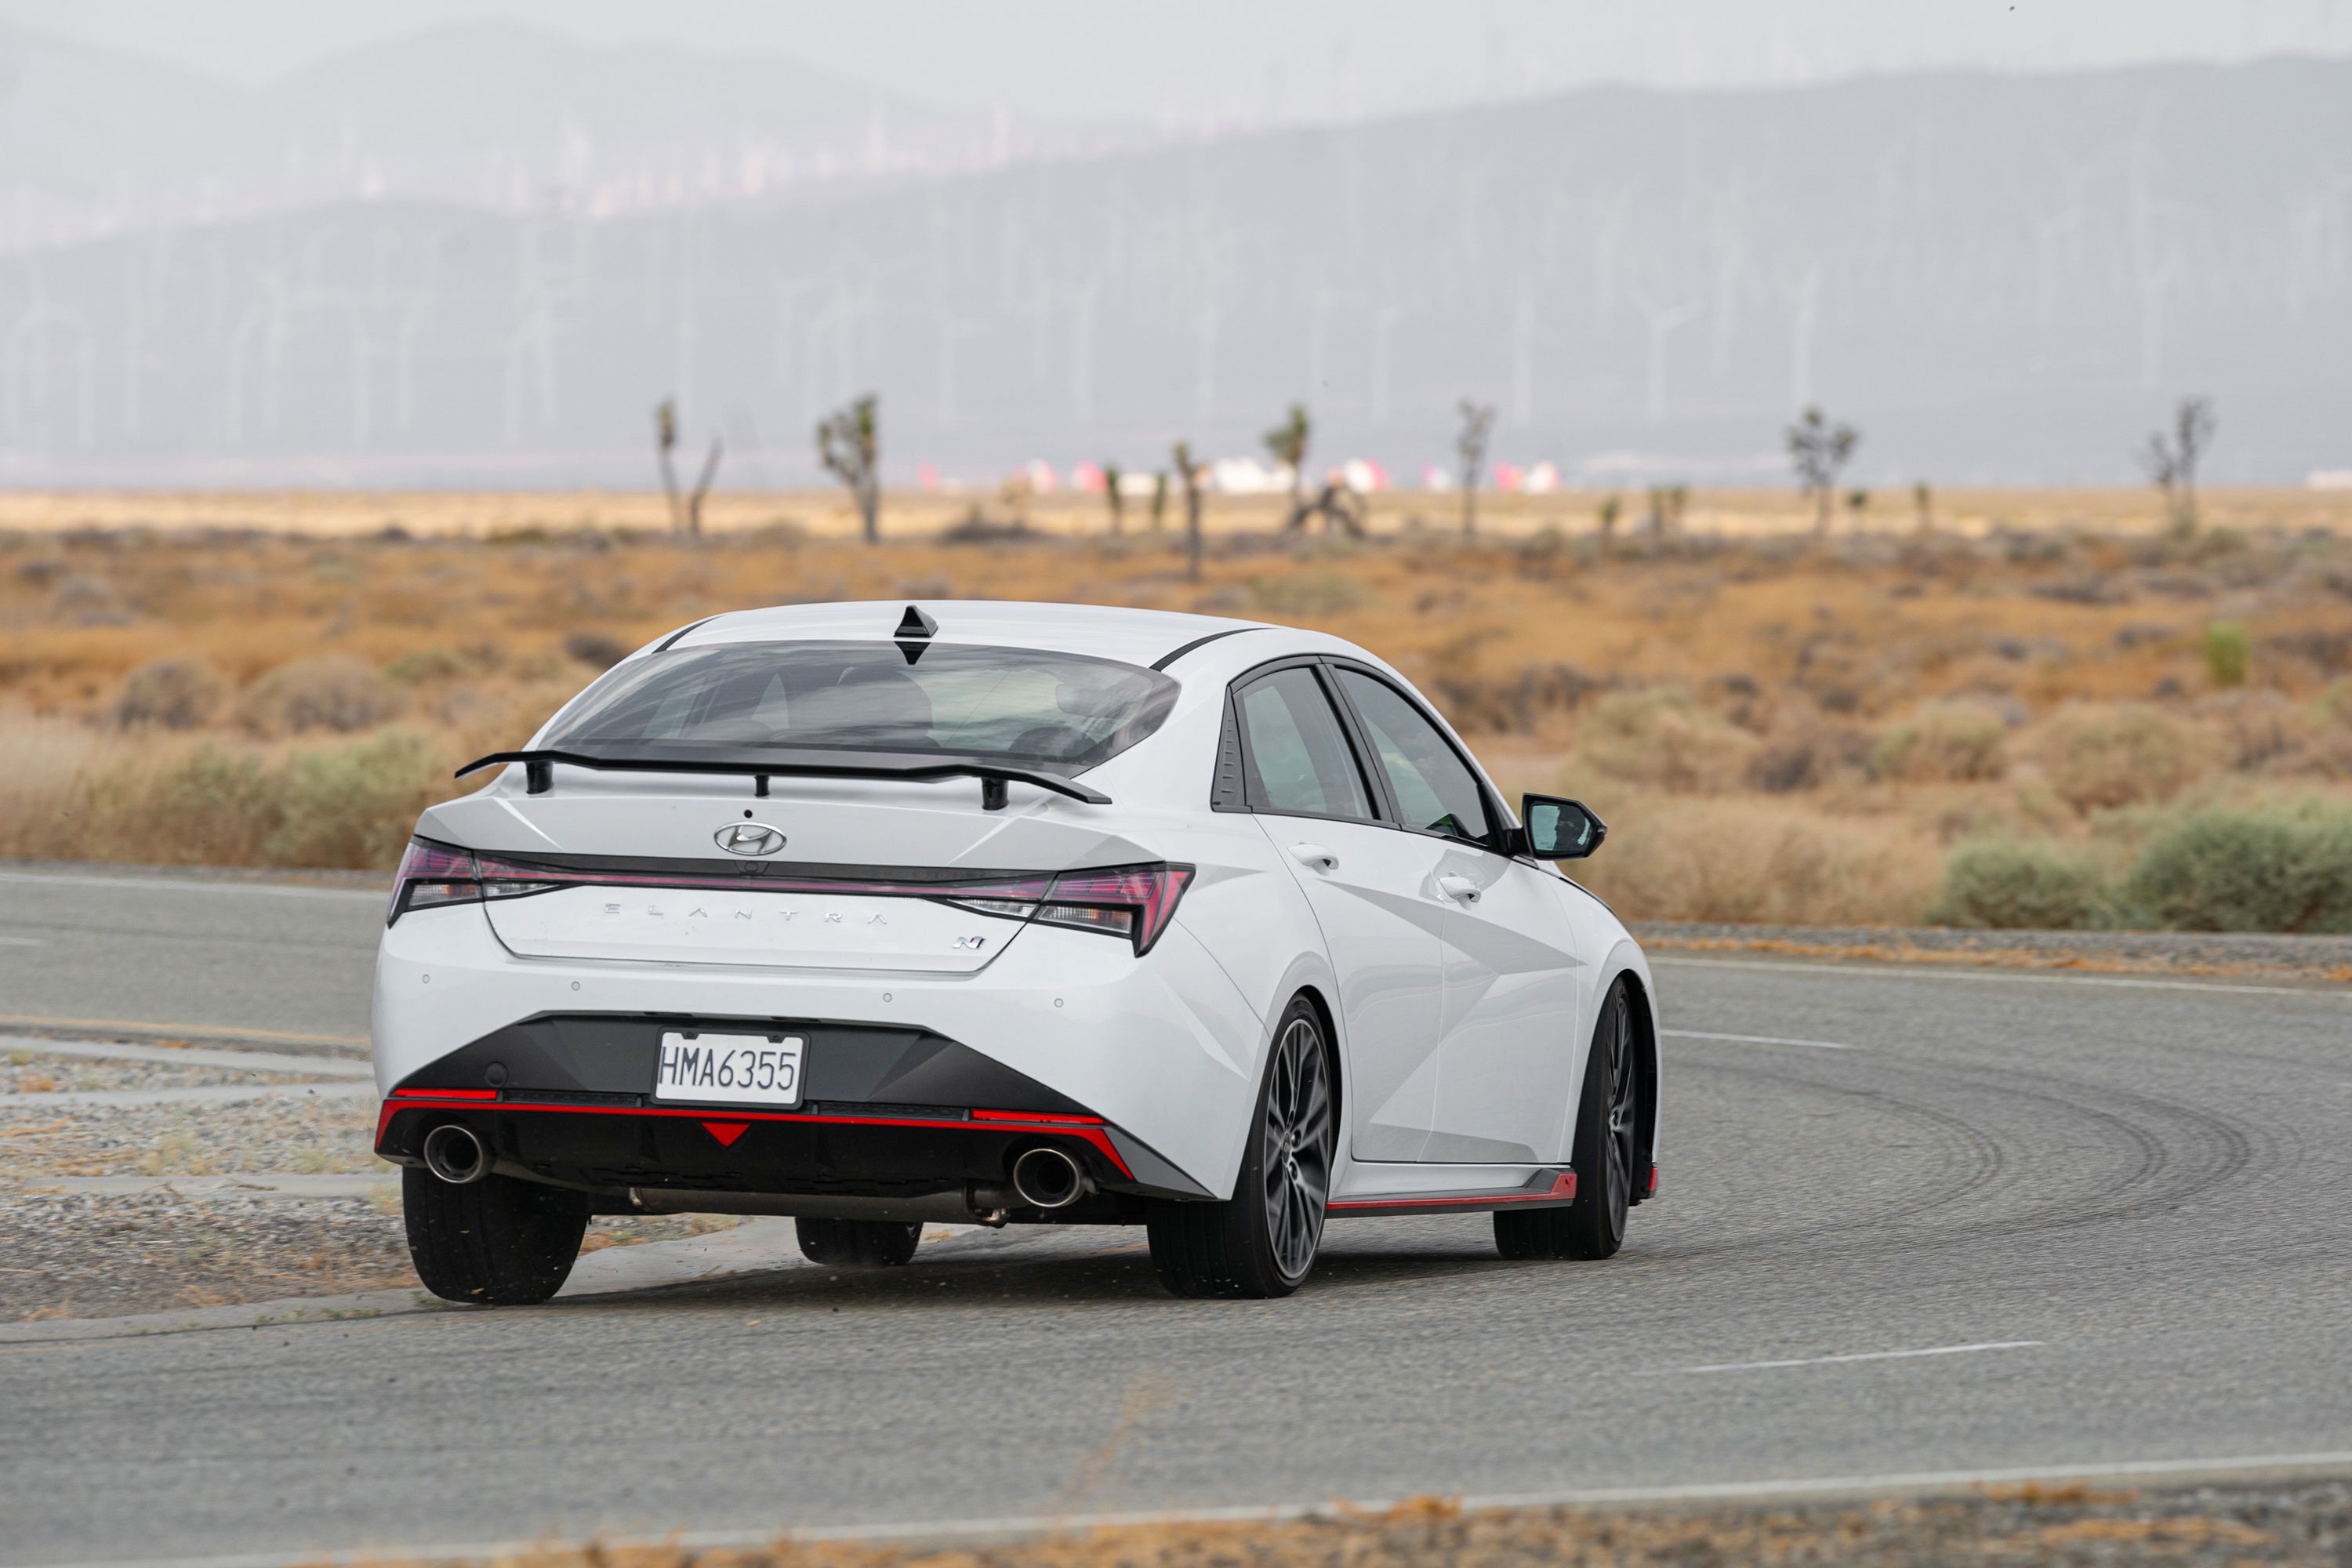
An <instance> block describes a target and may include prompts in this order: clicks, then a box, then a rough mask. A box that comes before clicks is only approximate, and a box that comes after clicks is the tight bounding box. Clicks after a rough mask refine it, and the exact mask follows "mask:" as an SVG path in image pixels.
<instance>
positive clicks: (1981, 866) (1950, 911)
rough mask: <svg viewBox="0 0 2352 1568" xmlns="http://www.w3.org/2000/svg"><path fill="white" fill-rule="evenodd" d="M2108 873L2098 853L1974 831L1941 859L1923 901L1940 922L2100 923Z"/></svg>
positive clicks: (2019, 926)
mask: <svg viewBox="0 0 2352 1568" xmlns="http://www.w3.org/2000/svg"><path fill="white" fill-rule="evenodd" d="M2107 904H2108V899H2107V891H2106V879H2105V876H2104V875H2103V874H2102V872H2101V870H2100V868H2099V864H2098V862H2097V860H2096V859H2095V858H2092V857H2091V856H2089V855H2086V854H2084V853H2083V852H2081V851H2079V850H2072V849H2068V848H2065V847H2062V846H2060V845H2056V844H2052V843H2048V842H2046V841H2043V840H2038V839H2030V838H2029V839H2016V838H1980V839H1978V840H1976V841H1974V842H1972V843H1968V844H1963V845H1961V846H1960V847H1958V848H1957V849H1955V850H1953V851H1952V855H1951V858H1949V859H1948V860H1947V861H1945V862H1944V885H1943V888H1942V889H1940V890H1939V891H1938V892H1937V895H1936V901H1935V902H1934V903H1932V904H1930V905H1928V906H1927V921H1928V923H1930V924H1931V925H1940V926H1990V927H1994V928H1996V929H1999V930H2003V931H2072V930H2074V929H2076V928H2078V927H2083V926H2091V925H2097V924H2100V923H2102V918H2101V917H2102V916H2103V914H2104V912H2105V910H2106V908H2107Z"/></svg>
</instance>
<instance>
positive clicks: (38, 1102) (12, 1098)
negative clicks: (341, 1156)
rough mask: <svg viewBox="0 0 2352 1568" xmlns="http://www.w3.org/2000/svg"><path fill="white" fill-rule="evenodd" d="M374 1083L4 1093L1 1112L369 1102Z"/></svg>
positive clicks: (55, 1090)
mask: <svg viewBox="0 0 2352 1568" xmlns="http://www.w3.org/2000/svg"><path fill="white" fill-rule="evenodd" d="M374 1094H375V1085H374V1084H373V1082H370V1083H257V1084H254V1085H251V1086H249V1087H248V1086H246V1085H242V1084H234V1083H225V1084H207V1085H205V1086H203V1087H202V1088H195V1089H53V1090H51V1091H50V1092H48V1093H47V1094H0V1110H25V1109H29V1108H34V1107H38V1108H41V1109H47V1108H48V1107H51V1106H58V1107H68V1106H83V1107H90V1106H109V1105H221V1104H226V1103H228V1102H230V1101H234V1100H366V1099H372V1098H373V1096H374Z"/></svg>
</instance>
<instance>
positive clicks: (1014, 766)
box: [457, 749, 1110, 811]
mask: <svg viewBox="0 0 2352 1568" xmlns="http://www.w3.org/2000/svg"><path fill="white" fill-rule="evenodd" d="M501 763H521V764H522V765H523V779H524V787H525V788H526V789H527V790H528V791H529V793H530V794H532V795H545V794H547V792H548V791H550V790H551V789H553V788H554V787H555V764H556V763H562V764H563V765H564V766H565V767H569V768H593V769H596V770H598V771H600V772H606V773H732V774H737V775H747V776H749V777H750V778H751V779H752V780H753V781H755V782H754V784H753V793H755V794H758V795H766V794H767V793H768V780H769V779H771V778H835V779H946V778H975V779H978V780H980V804H981V805H982V807H983V808H985V809H987V810H989V811H1002V810H1003V809H1004V804H1005V799H1006V796H1005V788H1004V786H1005V785H1006V784H1034V785H1036V786H1037V787H1038V788H1039V789H1043V790H1051V791H1052V792H1053V793H1054V794H1055V795H1067V796H1068V797H1069V798H1070V799H1072V800H1076V801H1084V802H1085V803H1086V804H1087V805H1109V804H1110V796H1108V795H1105V794H1103V793H1102V792H1101V791H1100V790H1096V789H1088V788H1087V786H1086V785H1084V784H1078V783H1076V781H1074V780H1071V779H1066V778H1064V777H1063V776H1062V775H1061V774H1059V773H1049V772H1047V771H1045V769H1043V768H1024V767H1023V766H1021V765H1020V764H1018V763H1000V762H994V761H992V760H990V759H988V758H985V757H971V756H955V755H947V756H937V757H932V756H924V755H920V754H917V753H909V752H751V751H737V752H723V753H716V754H710V755H700V756H697V755H680V754H678V753H676V752H669V753H664V752H643V751H625V752H601V751H598V752H580V751H569V750H562V749H550V750H541V751H527V752H491V753H490V754H489V755H488V756H487V757H477V758H475V759H474V760H473V761H472V762H470V763H467V764H466V765H465V766H464V767H462V768H459V769H458V770H457V777H459V778H464V777H465V776H466V775H467V773H478V772H479V771H481V770H482V769H484V768H489V767H497V766H499V764H501Z"/></svg>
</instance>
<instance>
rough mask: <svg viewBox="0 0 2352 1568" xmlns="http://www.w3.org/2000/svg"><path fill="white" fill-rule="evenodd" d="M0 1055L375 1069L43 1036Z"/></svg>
mask: <svg viewBox="0 0 2352 1568" xmlns="http://www.w3.org/2000/svg"><path fill="white" fill-rule="evenodd" d="M0 1051H30V1052H32V1053H33V1054H35V1055H37V1056H45V1057H90V1058H96V1059H98V1060H100V1061H124V1062H171V1063H173V1064H174V1065H175V1066H180V1067H203V1068H244V1069H245V1070H246V1071H247V1072H301V1073H312V1074H315V1075H317V1076H318V1077H320V1078H373V1077H374V1076H375V1068H372V1067H370V1066H369V1065H368V1064H367V1063H365V1062H355V1061H353V1060H352V1059H351V1058H348V1057H296V1056H288V1055H285V1054H284V1053H282V1052H278V1051H214V1050H204V1049H200V1048H197V1047H171V1046H138V1045H132V1044H131V1042H130V1041H128V1040H108V1041H104V1042H100V1041H97V1040H53V1039H50V1038H48V1037H46V1036H42V1035H0Z"/></svg>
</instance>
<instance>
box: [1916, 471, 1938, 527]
mask: <svg viewBox="0 0 2352 1568" xmlns="http://www.w3.org/2000/svg"><path fill="white" fill-rule="evenodd" d="M1911 510H1912V513H1913V515H1914V517H1915V518H1916V520H1917V525H1918V529H1919V531H1920V532H1921V533H1922V534H1929V533H1933V532H1935V531H1936V492H1935V491H1934V490H1932V489H1929V488H1928V487H1927V480H1925V479H1921V480H1920V481H1919V482H1918V483H1917V484H1916V485H1913V486H1912V487H1911Z"/></svg>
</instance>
